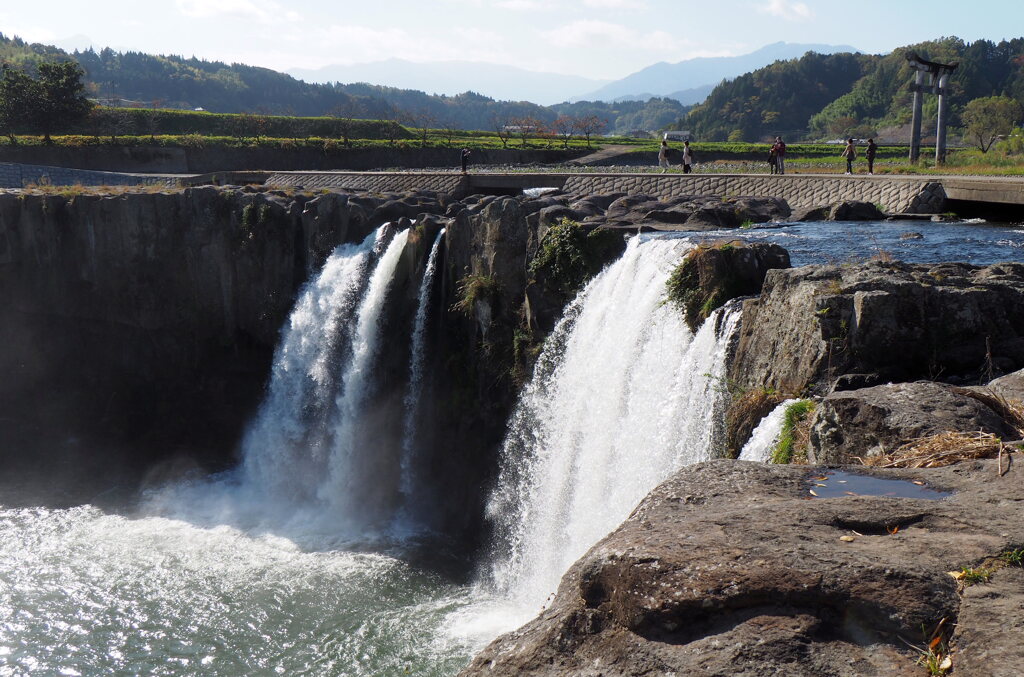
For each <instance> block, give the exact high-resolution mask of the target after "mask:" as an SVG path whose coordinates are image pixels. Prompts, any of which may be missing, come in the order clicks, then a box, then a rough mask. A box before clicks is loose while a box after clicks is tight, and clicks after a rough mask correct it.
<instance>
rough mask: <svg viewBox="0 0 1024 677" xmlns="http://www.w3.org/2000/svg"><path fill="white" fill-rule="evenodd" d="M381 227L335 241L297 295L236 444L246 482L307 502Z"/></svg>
mask: <svg viewBox="0 0 1024 677" xmlns="http://www.w3.org/2000/svg"><path fill="white" fill-rule="evenodd" d="M385 233H386V230H385V229H384V228H381V229H379V230H377V231H376V232H375V233H373V234H371V235H369V236H368V237H367V238H366V239H365V240H364V241H363V242H362V243H361V244H359V245H353V244H345V245H341V246H339V247H338V248H337V249H335V250H334V252H333V253H332V254H331V255H330V257H328V259H327V261H326V263H325V264H324V267H323V269H322V270H321V272H320V274H319V276H318V277H317V278H316V279H315V280H313V281H311V282H310V283H308V284H307V285H306V287H305V288H304V289H303V290H302V292H301V293H300V294H299V298H298V300H297V301H296V303H295V307H294V308H293V310H292V312H291V316H290V317H289V319H288V324H287V325H285V329H284V330H283V332H282V337H281V342H280V343H279V344H278V347H277V350H276V351H275V355H274V366H273V371H272V374H271V378H270V385H269V386H268V389H267V396H266V398H265V399H264V401H263V404H262V405H261V406H260V410H259V412H258V414H257V415H256V418H255V420H254V421H253V423H252V425H251V426H250V427H249V429H248V431H247V432H246V435H245V439H244V440H243V443H242V449H243V453H242V462H243V466H242V475H243V478H244V479H243V482H244V484H246V485H248V486H250V487H252V488H254V489H255V490H257V491H259V492H261V493H263V494H264V495H267V496H272V497H274V498H275V499H278V500H290V501H294V502H303V501H307V500H309V499H310V498H311V497H312V492H313V491H314V490H315V488H316V486H317V485H318V483H319V477H320V473H321V469H322V466H323V463H324V462H325V459H326V457H327V455H328V454H329V453H330V439H329V437H328V436H327V434H326V433H327V422H328V420H329V419H330V416H331V410H332V401H333V396H334V391H335V388H336V385H337V371H338V369H339V364H338V363H339V359H340V356H339V345H338V344H339V343H341V342H342V339H344V338H345V334H346V332H347V331H349V326H350V324H351V322H352V318H353V316H354V313H355V311H356V308H357V307H358V303H359V299H360V296H361V294H362V292H363V288H364V286H365V283H366V275H367V274H368V270H369V267H370V262H371V260H372V258H373V252H374V250H379V248H380V246H381V244H382V243H383V241H384V236H385Z"/></svg>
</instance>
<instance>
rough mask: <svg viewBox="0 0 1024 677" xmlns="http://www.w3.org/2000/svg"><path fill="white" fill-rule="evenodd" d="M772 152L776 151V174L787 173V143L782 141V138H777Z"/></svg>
mask: <svg viewBox="0 0 1024 677" xmlns="http://www.w3.org/2000/svg"><path fill="white" fill-rule="evenodd" d="M772 150H774V151H775V165H776V170H775V173H776V174H785V173H786V142H785V141H783V140H782V137H781V136H776V137H775V145H774V146H772Z"/></svg>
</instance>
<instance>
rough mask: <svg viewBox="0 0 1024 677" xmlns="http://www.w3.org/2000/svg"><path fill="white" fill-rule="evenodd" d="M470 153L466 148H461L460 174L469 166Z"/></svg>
mask: <svg viewBox="0 0 1024 677" xmlns="http://www.w3.org/2000/svg"><path fill="white" fill-rule="evenodd" d="M469 156H470V152H469V149H468V148H463V149H462V153H461V154H460V157H461V159H462V173H463V174H465V173H466V167H467V166H468V165H469Z"/></svg>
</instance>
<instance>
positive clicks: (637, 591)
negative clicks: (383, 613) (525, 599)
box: [462, 461, 1024, 677]
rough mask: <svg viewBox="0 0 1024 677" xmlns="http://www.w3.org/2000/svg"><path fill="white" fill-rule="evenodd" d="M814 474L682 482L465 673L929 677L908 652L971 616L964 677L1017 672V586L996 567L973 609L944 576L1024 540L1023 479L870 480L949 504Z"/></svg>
mask: <svg viewBox="0 0 1024 677" xmlns="http://www.w3.org/2000/svg"><path fill="white" fill-rule="evenodd" d="M858 471H860V469H859V470H858ZM818 472H820V470H817V469H815V468H808V467H795V466H770V465H762V464H754V463H746V462H740V461H712V462H708V463H702V464H698V465H696V466H691V467H689V468H685V469H683V470H681V471H679V472H678V473H677V474H676V475H675V476H674V477H673V478H672V479H670V480H669V481H667V482H665V483H664V484H662V485H661V486H660V487H658V488H657V489H656V490H655V491H654V492H652V493H651V494H650V495H649V496H648V497H647V498H646V499H645V500H644V501H643V502H642V503H641V504H640V506H639V507H638V508H637V509H636V510H635V511H634V513H633V514H632V515H631V516H630V518H629V519H628V520H627V521H626V522H625V523H624V524H623V525H622V526H621V527H619V528H618V529H617V530H615V531H614V532H613V533H612V534H610V535H609V536H607V537H606V538H605V539H604V540H602V541H601V542H599V543H598V544H597V545H595V546H594V547H593V548H592V549H591V550H590V551H589V552H588V553H587V554H586V555H585V556H584V557H583V558H581V559H580V560H579V561H578V562H577V563H576V564H575V565H573V567H572V568H571V569H570V570H569V572H568V573H567V574H566V575H565V577H564V578H563V579H562V582H561V585H560V586H559V588H558V593H557V596H556V597H555V599H554V601H553V602H552V603H551V605H550V607H549V608H548V609H546V610H545V611H544V612H542V613H541V615H540V616H539V617H538V618H537V619H535V620H533V621H531V622H530V623H528V624H527V625H525V626H523V627H522V628H520V629H519V630H517V631H515V632H512V633H509V634H507V635H504V636H502V637H500V638H498V639H497V640H495V642H493V643H492V644H491V645H490V646H489V647H487V648H486V649H485V650H484V651H483V652H482V653H481V654H480V655H478V656H477V657H476V658H475V659H474V661H473V662H472V664H471V665H470V667H469V668H467V669H466V670H465V671H464V672H463V673H462V674H463V677H471V676H477V675H481V676H482V675H488V676H491V677H498V676H503V675H507V676H512V675H536V676H540V675H551V676H554V675H559V676H561V675H576V676H580V677H597V676H598V675H600V676H601V677H618V676H626V675H629V676H631V677H633V676H639V675H669V674H677V675H692V676H701V677H703V676H711V675H715V676H722V677H726V676H729V677H736V676H746V675H749V676H751V677H753V676H755V675H756V676H758V677H760V676H762V675H787V676H788V675H796V676H803V675H806V676H808V677H810V676H812V675H813V676H814V677H822V676H833V675H834V676H840V675H842V676H850V677H853V676H857V677H866V676H870V675H878V676H879V677H881V676H885V677H888V676H891V675H908V676H909V675H920V674H922V673H921V668H920V667H918V666H917V665H916V660H917V657H918V654H917V653H916V652H915V651H914V650H913V649H911V648H910V647H909V646H908V645H907V642H909V643H912V644H916V645H922V644H924V643H926V642H927V640H928V638H926V637H923V636H922V626H925V627H931V626H933V625H935V624H937V623H938V622H939V621H940V620H941V619H943V618H945V619H947V621H946V622H947V624H950V623H955V622H957V620H958V615H959V625H957V635H956V637H954V643H953V645H954V648H955V649H956V650H957V652H956V653H955V654H954V657H953V660H954V666H955V667H956V674H958V675H971V676H977V677H982V676H988V675H1011V674H1016V673H1015V672H1014V670H1017V669H1018V668H1019V665H1020V664H1021V661H1022V659H1024V649H1022V646H1021V644H1020V643H1019V642H1016V641H1013V640H1012V639H1011V638H1010V637H1009V634H1008V633H1010V632H1012V629H1013V628H1015V627H1019V620H1018V619H1019V610H1020V600H1021V597H1020V575H1019V573H1018V572H1017V571H1016V570H1011V569H1002V570H999V571H996V572H995V573H994V574H993V577H992V582H993V585H992V587H991V588H989V587H986V586H984V585H979V586H976V588H972V589H970V590H969V591H968V594H967V596H966V597H965V599H964V603H963V605H961V600H960V596H959V594H958V590H957V585H956V582H955V580H954V579H953V578H952V577H951V576H950V575H949V574H948V572H949V571H955V570H959V569H960V568H961V567H964V566H977V565H978V564H979V563H980V562H983V561H986V558H988V557H992V556H995V555H998V554H999V553H1000V552H1002V551H1004V550H1006V549H1007V548H1010V547H1016V545H1017V544H1020V543H1024V522H1021V520H1020V519H1019V508H1018V505H1019V502H1020V501H1022V500H1024V482H1022V481H1021V480H1022V477H1021V474H1020V473H1021V469H1020V468H1019V467H1017V466H1016V465H1015V466H1014V467H1013V468H1012V469H1011V470H1010V471H1009V472H1008V473H1006V474H1005V475H1004V476H999V475H998V474H997V472H996V467H995V462H994V461H993V462H973V463H969V464H962V465H960V466H956V467H951V468H943V469H936V470H927V471H924V470H914V471H911V470H903V471H875V472H874V473H872V474H875V475H877V476H882V477H888V478H904V479H912V480H918V481H925V482H927V483H928V484H929V485H930V486H932V487H934V488H938V489H943V490H947V491H952V492H954V493H953V494H952V496H951V497H949V498H945V499H943V500H939V501H932V500H923V499H900V498H889V497H878V496H846V497H843V498H837V499H810V496H809V493H808V491H809V488H810V487H811V486H812V485H811V484H810V482H809V478H811V477H813V476H814V475H815V473H818ZM890 532H895V533H892V534H890ZM841 539H844V540H841ZM987 595H996V596H997V597H998V601H999V604H989V603H988V601H987V600H986V596H987ZM961 612H962V613H961ZM1013 614H1016V616H1013ZM1007 616H1011V617H1009V618H1008V617H1007ZM950 627H952V626H950ZM989 628H995V629H998V631H997V635H996V637H997V638H998V641H1000V644H999V647H998V648H997V649H994V648H992V647H991V644H990V643H988V642H986V641H985V638H984V637H983V636H982V634H981V633H983V632H985V631H986V630H987V629H989ZM993 639H996V638H993Z"/></svg>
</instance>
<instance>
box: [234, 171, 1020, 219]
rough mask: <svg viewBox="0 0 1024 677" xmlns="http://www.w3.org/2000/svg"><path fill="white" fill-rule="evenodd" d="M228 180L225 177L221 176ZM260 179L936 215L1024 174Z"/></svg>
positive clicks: (993, 195)
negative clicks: (855, 204) (712, 198)
mask: <svg viewBox="0 0 1024 677" xmlns="http://www.w3.org/2000/svg"><path fill="white" fill-rule="evenodd" d="M222 178H223V179H225V180H229V179H230V178H231V177H230V176H229V175H225V176H224V177H222ZM265 182H266V183H267V184H270V185H278V186H302V187H304V188H306V189H318V188H347V189H353V190H367V191H375V192H383V191H405V190H421V189H425V190H437V191H441V192H447V193H451V194H453V195H455V196H459V197H461V196H465V195H471V194H473V193H485V194H492V195H495V194H497V195H512V194H518V193H521V192H522V191H523V190H525V189H528V188H558V189H560V190H564V191H566V192H568V193H574V194H580V195H583V194H601V193H604V194H607V193H616V192H622V193H645V194H648V195H654V196H659V197H670V196H675V195H732V196H755V197H780V198H784V199H785V200H787V201H788V202H789V204H790V206H792V207H794V208H802V207H813V206H818V205H823V204H828V203H830V202H835V201H839V200H864V201H867V202H872V203H875V204H877V205H880V206H881V207H882V208H883V210H884V211H887V212H890V213H903V214H937V213H941V212H944V211H949V210H951V209H953V208H955V207H956V206H958V205H962V204H963V203H981V204H989V205H993V206H1002V207H1012V206H1021V207H1022V217H1024V177H989V176H978V177H964V176H923V175H921V176H892V175H878V176H868V175H854V176H845V175H835V174H786V175H784V176H773V175H770V174H654V173H626V174H599V173H590V172H587V173H582V172H581V173H553V172H552V173H547V172H531V173H526V172H523V173H491V172H480V173H470V174H458V173H454V172H274V173H271V174H270V175H269V176H267V177H266V180H265Z"/></svg>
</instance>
